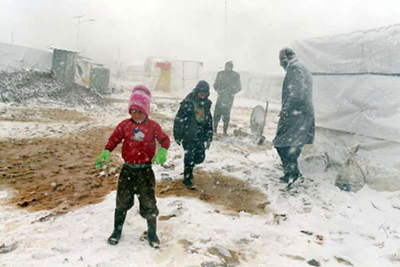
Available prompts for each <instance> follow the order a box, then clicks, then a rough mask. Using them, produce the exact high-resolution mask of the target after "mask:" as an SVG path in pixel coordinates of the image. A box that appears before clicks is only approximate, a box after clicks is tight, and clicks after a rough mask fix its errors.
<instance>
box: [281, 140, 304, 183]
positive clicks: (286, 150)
mask: <svg viewBox="0 0 400 267" xmlns="http://www.w3.org/2000/svg"><path fill="white" fill-rule="evenodd" d="M302 148H303V146H286V147H277V148H276V150H277V151H278V154H279V157H280V158H281V161H282V166H283V172H284V174H285V176H291V177H294V178H298V177H299V176H301V173H300V170H299V168H298V163H297V159H298V158H299V156H300V153H301V149H302Z"/></svg>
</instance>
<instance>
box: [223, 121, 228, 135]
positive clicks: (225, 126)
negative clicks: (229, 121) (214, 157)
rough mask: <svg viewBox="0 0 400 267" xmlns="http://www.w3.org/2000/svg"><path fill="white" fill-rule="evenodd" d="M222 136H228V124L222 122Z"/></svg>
mask: <svg viewBox="0 0 400 267" xmlns="http://www.w3.org/2000/svg"><path fill="white" fill-rule="evenodd" d="M223 135H224V136H228V125H226V124H224V133H223Z"/></svg>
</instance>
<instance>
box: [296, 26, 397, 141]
mask: <svg viewBox="0 0 400 267" xmlns="http://www.w3.org/2000/svg"><path fill="white" fill-rule="evenodd" d="M399 41H400V26H399V25H394V26H389V27H382V28H378V29H373V30H369V31H360V32H353V33H349V34H343V35H336V36H332V37H329V36H328V37H321V38H314V39H310V40H305V41H296V42H294V43H293V44H292V48H293V49H294V51H295V52H296V53H297V55H298V56H299V58H300V59H301V60H302V61H303V62H304V63H305V64H306V65H307V66H308V68H309V69H310V71H311V72H312V73H313V80H314V87H313V90H314V97H313V98H314V108H315V114H316V124H317V126H319V127H324V128H327V129H334V130H339V131H344V132H349V133H355V134H360V135H364V136H369V137H374V138H379V139H384V140H390V141H395V142H400V105H399V103H400V77H398V76H396V73H399V74H400V57H399V56H398V55H400V46H399V45H398V42H399Z"/></svg>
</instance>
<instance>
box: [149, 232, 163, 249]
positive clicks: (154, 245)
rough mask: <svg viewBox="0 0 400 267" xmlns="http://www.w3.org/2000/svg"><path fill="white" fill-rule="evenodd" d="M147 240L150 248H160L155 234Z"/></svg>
mask: <svg viewBox="0 0 400 267" xmlns="http://www.w3.org/2000/svg"><path fill="white" fill-rule="evenodd" d="M147 238H148V241H149V245H150V247H152V248H160V247H161V243H160V239H158V236H157V235H156V234H155V235H148V236H147Z"/></svg>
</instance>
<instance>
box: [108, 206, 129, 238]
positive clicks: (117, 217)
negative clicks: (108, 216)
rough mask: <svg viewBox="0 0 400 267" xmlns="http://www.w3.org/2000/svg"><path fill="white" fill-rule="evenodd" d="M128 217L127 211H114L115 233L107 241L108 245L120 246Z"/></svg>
mask: <svg viewBox="0 0 400 267" xmlns="http://www.w3.org/2000/svg"><path fill="white" fill-rule="evenodd" d="M125 217H126V211H125V210H122V209H115V211H114V231H113V232H112V234H111V236H110V237H109V238H108V239H107V243H108V244H110V245H116V244H118V242H119V240H120V239H121V234H122V226H123V225H124V221H125Z"/></svg>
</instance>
